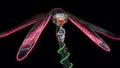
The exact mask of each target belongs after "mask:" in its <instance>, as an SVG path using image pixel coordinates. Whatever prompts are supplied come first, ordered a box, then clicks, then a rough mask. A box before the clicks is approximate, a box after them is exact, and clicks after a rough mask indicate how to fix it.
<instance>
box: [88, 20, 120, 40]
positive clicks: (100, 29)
mask: <svg viewBox="0 0 120 68" xmlns="http://www.w3.org/2000/svg"><path fill="white" fill-rule="evenodd" d="M86 24H87V25H88V26H89V27H90V28H92V29H93V30H94V31H96V32H98V33H100V34H103V35H105V36H107V37H108V38H111V39H114V40H120V37H119V36H117V35H115V34H114V33H112V32H110V31H107V30H105V29H103V28H101V27H98V26H96V25H94V24H91V23H88V22H86Z"/></svg>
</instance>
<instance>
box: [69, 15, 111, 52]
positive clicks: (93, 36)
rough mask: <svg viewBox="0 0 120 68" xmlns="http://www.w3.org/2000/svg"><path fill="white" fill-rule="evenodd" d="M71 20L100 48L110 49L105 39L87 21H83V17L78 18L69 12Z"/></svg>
mask: <svg viewBox="0 0 120 68" xmlns="http://www.w3.org/2000/svg"><path fill="white" fill-rule="evenodd" d="M68 15H69V20H70V21H71V22H72V23H73V24H74V25H75V26H77V27H78V28H79V29H80V30H81V31H82V32H83V33H84V34H86V35H87V36H88V37H89V38H90V39H91V40H92V41H93V42H94V43H95V44H97V45H98V46H99V47H100V48H102V49H103V50H105V51H108V52H109V51H110V48H109V46H108V45H107V44H106V43H105V41H103V39H102V38H100V36H98V35H97V34H96V33H95V31H94V30H93V29H92V28H90V27H89V26H88V25H86V24H87V23H85V22H84V21H82V20H81V19H78V18H77V17H75V16H73V15H71V14H69V13H68Z"/></svg>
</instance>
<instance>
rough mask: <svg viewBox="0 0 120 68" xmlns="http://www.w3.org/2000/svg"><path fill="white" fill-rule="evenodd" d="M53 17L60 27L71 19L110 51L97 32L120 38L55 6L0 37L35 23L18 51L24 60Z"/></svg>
mask: <svg viewBox="0 0 120 68" xmlns="http://www.w3.org/2000/svg"><path fill="white" fill-rule="evenodd" d="M51 18H52V20H53V23H54V24H56V26H58V27H62V26H63V25H64V24H65V23H66V22H67V20H70V21H71V23H73V24H74V25H75V26H76V27H78V29H79V30H81V31H82V32H83V33H84V34H85V35H86V36H88V37H89V38H90V39H91V40H92V41H93V42H94V43H95V44H96V45H97V46H99V47H100V48H102V49H103V50H105V51H108V52H110V48H109V46H108V45H107V44H106V42H105V41H104V40H103V39H102V38H101V37H100V36H99V35H98V34H97V33H100V34H103V35H105V36H107V37H108V38H111V39H114V40H120V37H119V36H117V35H115V34H113V33H111V32H109V31H107V30H105V29H103V28H101V27H98V26H96V25H94V24H91V23H89V22H86V21H84V20H82V19H80V18H78V17H76V16H74V15H72V14H70V13H68V12H66V11H64V10H62V9H61V8H54V9H52V10H51V11H50V12H48V13H40V14H38V15H36V16H34V17H32V18H31V19H29V20H27V21H26V23H24V24H22V25H20V26H18V27H15V28H13V29H11V30H8V31H6V32H3V33H2V34H0V38H2V37H5V36H8V35H10V34H12V33H14V32H16V31H19V30H21V29H23V28H25V27H28V26H30V25H32V24H35V25H34V26H33V28H32V29H31V30H30V31H29V32H28V34H27V36H26V37H25V39H24V41H23V43H22V45H21V46H20V48H19V50H18V52H17V55H16V59H17V60H18V61H22V60H23V59H25V58H26V57H27V56H28V55H29V54H30V52H31V51H32V49H33V48H34V46H35V44H36V42H37V41H38V38H39V37H40V35H41V33H42V31H43V30H44V28H45V27H46V26H47V24H48V23H49V21H50V19H51ZM96 32H97V33H96ZM60 41H62V42H63V41H64V39H61V40H60Z"/></svg>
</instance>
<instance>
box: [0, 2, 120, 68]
mask: <svg viewBox="0 0 120 68" xmlns="http://www.w3.org/2000/svg"><path fill="white" fill-rule="evenodd" d="M119 6H120V5H119V4H118V2H117V1H115V0H114V1H110V0H108V1H107V0H106V1H105V0H103V1H102V0H96V1H93V0H88V1H87V0H71V1H67V0H63V1H62V0H61V1H58V0H56V1H51V0H48V1H46V0H43V1H41V0H29V1H27V0H26V1H22V0H16V1H13V0H3V1H2V0H1V1H0V33H2V32H4V31H5V30H9V29H10V28H12V27H14V26H17V25H19V24H21V23H22V22H24V21H25V20H27V19H29V18H30V17H32V16H34V15H36V14H38V13H42V12H49V11H50V10H51V9H52V8H56V7H59V8H62V9H63V10H65V11H68V12H70V13H72V14H74V15H75V16H77V17H80V18H82V19H84V20H86V21H88V22H91V23H93V24H95V25H98V26H101V27H102V28H105V29H107V30H109V31H111V32H113V33H115V34H117V35H120V31H119V29H120V27H119V26H120V25H119ZM50 22H51V21H50ZM31 27H32V26H29V27H27V28H24V29H22V30H20V31H18V32H16V33H14V34H12V35H9V36H7V37H5V38H1V39H0V65H4V66H9V67H14V66H15V67H24V66H27V67H28V66H33V68H48V67H50V68H62V65H61V64H60V63H59V61H60V56H59V54H57V49H58V44H57V40H56V37H55V25H54V24H52V23H49V24H48V25H47V27H46V28H45V30H44V31H43V33H42V35H41V37H40V38H39V40H38V42H37V44H36V46H35V48H34V49H33V51H32V52H31V53H30V55H29V56H28V57H27V58H26V59H25V60H23V61H21V62H18V61H17V60H16V58H15V57H16V53H17V51H18V48H19V47H20V45H21V43H22V41H23V40H24V38H25V36H26V34H27V32H28V31H29V29H30V28H31ZM64 28H65V29H66V40H65V42H66V44H67V47H68V49H69V52H70V53H71V55H70V58H69V60H70V61H71V62H73V64H74V67H73V68H86V67H87V66H88V67H89V68H99V67H102V68H104V67H109V66H110V67H112V68H116V67H118V68H119V67H120V65H119V64H120V58H119V57H120V56H119V54H120V41H115V40H111V39H109V38H107V37H105V36H103V35H100V36H101V37H102V38H103V39H104V40H105V41H106V42H107V43H108V44H109V45H110V48H111V52H110V53H108V52H105V51H103V50H102V49H100V48H99V47H97V46H96V45H95V44H94V43H93V42H92V41H91V40H90V39H89V38H88V37H87V36H85V35H84V34H83V33H82V32H81V31H80V30H79V29H78V28H77V27H75V26H74V25H73V24H72V23H71V22H70V21H68V23H66V24H65V25H64ZM1 68H2V67H1Z"/></svg>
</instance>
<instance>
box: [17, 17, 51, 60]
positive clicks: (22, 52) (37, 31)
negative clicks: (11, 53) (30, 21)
mask: <svg viewBox="0 0 120 68" xmlns="http://www.w3.org/2000/svg"><path fill="white" fill-rule="evenodd" d="M50 18H51V15H47V16H45V17H44V18H43V19H41V20H39V21H37V23H36V24H35V26H34V27H33V28H32V29H31V30H30V32H29V33H28V35H27V36H26V38H25V39H24V41H23V43H22V45H21V47H20V48H19V50H18V52H17V56H16V59H17V60H18V61H22V60H23V59H25V58H26V57H27V56H28V54H29V53H30V52H31V50H32V49H33V47H34V46H35V44H36V42H37V40H38V38H39V36H40V35H41V33H42V31H43V29H44V28H45V27H46V25H47V24H48V22H49V20H50Z"/></svg>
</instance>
